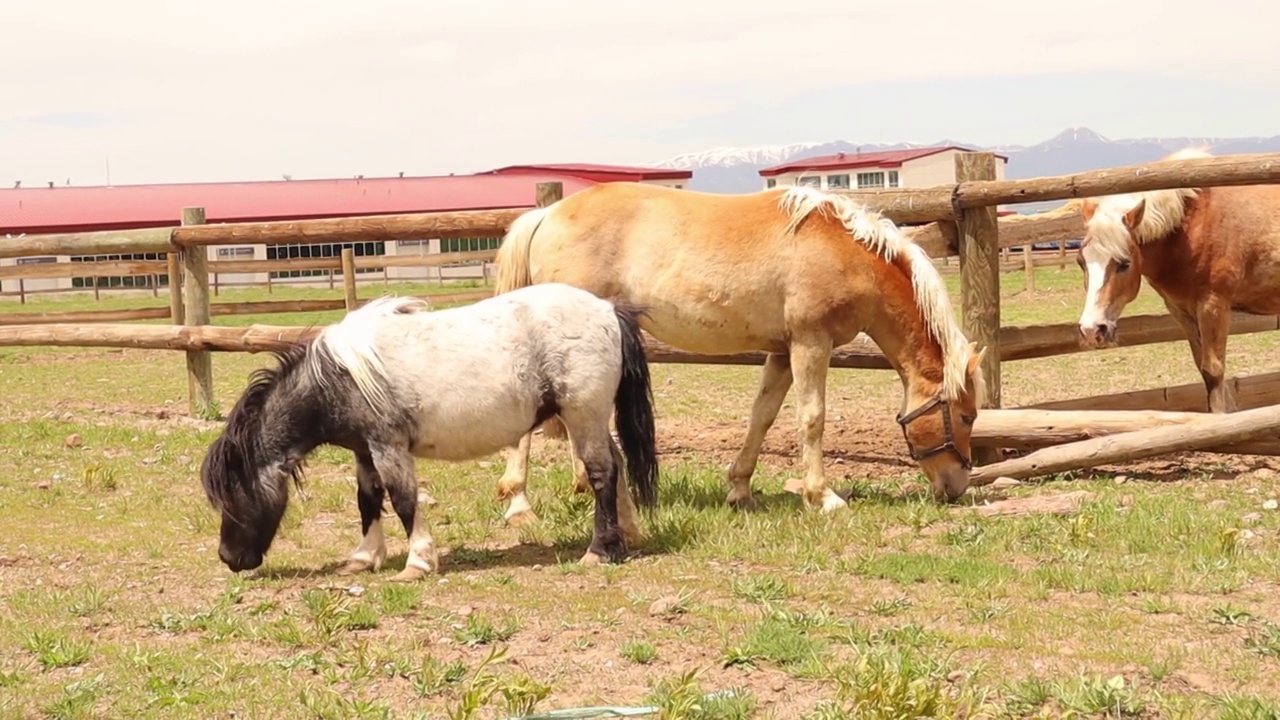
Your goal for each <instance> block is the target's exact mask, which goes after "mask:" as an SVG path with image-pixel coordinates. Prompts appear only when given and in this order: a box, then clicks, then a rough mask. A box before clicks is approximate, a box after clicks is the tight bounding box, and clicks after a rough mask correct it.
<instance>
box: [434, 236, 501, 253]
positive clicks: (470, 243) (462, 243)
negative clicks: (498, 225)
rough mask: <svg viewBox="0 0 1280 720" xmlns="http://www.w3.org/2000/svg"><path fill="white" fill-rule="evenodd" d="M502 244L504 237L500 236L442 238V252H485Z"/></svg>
mask: <svg viewBox="0 0 1280 720" xmlns="http://www.w3.org/2000/svg"><path fill="white" fill-rule="evenodd" d="M501 244H502V238H500V237H473V238H440V252H442V253H465V252H483V251H485V250H497V249H498V246H499V245H501Z"/></svg>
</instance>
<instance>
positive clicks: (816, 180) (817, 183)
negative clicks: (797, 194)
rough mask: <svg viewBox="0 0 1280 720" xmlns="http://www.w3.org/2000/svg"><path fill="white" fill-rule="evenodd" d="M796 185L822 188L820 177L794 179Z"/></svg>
mask: <svg viewBox="0 0 1280 720" xmlns="http://www.w3.org/2000/svg"><path fill="white" fill-rule="evenodd" d="M796 184H797V185H808V186H809V187H815V188H820V187H822V178H820V177H802V178H796Z"/></svg>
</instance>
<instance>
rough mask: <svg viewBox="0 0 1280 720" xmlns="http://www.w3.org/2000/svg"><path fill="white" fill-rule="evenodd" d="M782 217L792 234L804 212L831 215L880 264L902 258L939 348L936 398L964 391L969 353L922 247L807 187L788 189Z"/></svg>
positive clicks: (873, 215)
mask: <svg viewBox="0 0 1280 720" xmlns="http://www.w3.org/2000/svg"><path fill="white" fill-rule="evenodd" d="M778 202H779V205H780V206H781V208H782V210H783V212H784V213H786V215H787V225H786V232H787V233H788V234H791V233H794V232H795V231H796V229H797V228H798V227H799V225H800V223H801V222H803V221H804V219H805V218H806V217H808V216H809V214H810V213H813V212H820V213H828V212H829V213H831V214H832V215H833V216H834V217H835V218H836V219H838V220H839V221H840V224H841V225H843V226H844V228H845V230H847V231H848V232H849V234H850V235H852V236H853V238H854V239H855V240H857V241H858V242H859V243H861V244H862V245H864V246H866V248H867V249H868V250H870V251H872V252H873V253H875V254H876V255H877V256H878V257H880V258H882V259H883V260H884V261H885V262H889V263H891V262H893V261H894V260H897V259H898V258H900V257H904V256H905V257H906V258H907V264H908V266H909V267H910V268H911V287H912V288H913V289H914V290H915V298H916V303H917V304H919V306H920V311H921V313H923V315H924V320H925V326H926V327H927V328H928V329H929V333H930V334H931V335H932V336H933V339H934V340H936V341H937V342H938V345H939V346H940V347H941V348H942V394H943V397H945V398H946V399H948V400H954V399H956V398H958V397H960V394H961V393H963V392H964V385H965V369H966V367H967V365H968V361H969V357H970V353H971V352H972V349H971V347H970V345H969V341H968V340H967V339H966V338H965V336H964V333H963V332H961V330H960V326H959V325H958V324H957V323H956V319H955V315H954V314H953V312H952V309H951V300H950V298H949V297H948V295H947V287H946V285H945V284H944V283H943V281H942V276H941V275H940V274H938V269H937V268H936V267H934V265H933V260H932V259H931V258H930V257H929V254H928V253H926V252H925V251H924V248H922V247H920V246H919V245H916V244H915V243H914V242H912V241H911V239H910V238H909V237H907V236H906V235H904V234H903V233H902V231H901V230H899V229H898V226H897V225H895V224H894V223H893V222H892V221H891V220H889V218H887V217H884V216H883V215H882V214H880V213H877V212H873V211H870V210H867V209H866V208H865V207H863V206H862V205H860V204H858V203H857V202H855V201H854V200H853V199H852V198H850V197H847V196H845V195H838V194H834V193H825V192H822V191H821V190H818V189H816V188H813V187H808V186H800V185H796V186H792V187H788V188H787V189H786V190H785V191H783V193H782V194H781V196H780V197H779V199H778ZM980 374H981V373H975V374H974V375H975V382H976V383H977V385H976V390H977V392H978V393H979V396H980V397H981V395H982V393H983V387H982V383H981V378H979V377H977V376H978V375H980Z"/></svg>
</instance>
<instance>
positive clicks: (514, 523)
mask: <svg viewBox="0 0 1280 720" xmlns="http://www.w3.org/2000/svg"><path fill="white" fill-rule="evenodd" d="M506 521H507V525H508V526H509V527H513V528H518V527H523V526H525V525H532V524H533V523H536V522H538V516H537V515H535V514H534V512H533V511H532V510H517V511H516V512H513V513H509V514H508V515H507V517H506Z"/></svg>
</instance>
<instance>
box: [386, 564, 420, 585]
mask: <svg viewBox="0 0 1280 720" xmlns="http://www.w3.org/2000/svg"><path fill="white" fill-rule="evenodd" d="M427 572H428V571H427V570H426V569H425V568H420V567H413V566H407V567H405V569H403V570H401V571H400V572H398V573H396V574H395V575H393V576H392V577H391V582H396V583H411V582H418V581H420V580H422V579H423V578H425V577H426V576H427Z"/></svg>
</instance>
